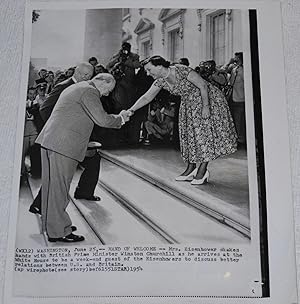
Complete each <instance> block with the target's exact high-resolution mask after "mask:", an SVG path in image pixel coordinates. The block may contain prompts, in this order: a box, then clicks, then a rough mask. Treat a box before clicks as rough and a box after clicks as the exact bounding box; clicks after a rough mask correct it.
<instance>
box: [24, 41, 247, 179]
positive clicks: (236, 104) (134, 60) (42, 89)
mask: <svg viewBox="0 0 300 304" xmlns="http://www.w3.org/2000/svg"><path fill="white" fill-rule="evenodd" d="M89 63H90V64H91V65H92V66H93V67H94V74H93V76H95V75H97V74H99V73H111V74H112V75H113V76H114V77H115V79H116V86H115V89H114V91H113V92H112V93H111V94H110V95H109V96H107V97H106V96H103V97H102V98H101V101H102V104H103V107H104V109H105V110H106V111H107V112H108V113H110V114H118V113H119V112H120V111H121V110H123V109H128V108H129V107H130V106H132V105H133V104H134V102H135V101H136V100H137V99H138V98H139V97H140V96H142V95H143V94H144V93H145V92H146V91H147V90H148V89H149V87H150V86H151V85H152V83H153V81H154V79H153V78H152V77H150V76H148V75H147V73H146V72H145V70H144V69H143V65H141V62H140V61H139V57H138V55H137V54H135V53H132V52H131V46H130V44H129V43H126V42H125V43H123V44H122V47H121V49H120V50H119V52H118V53H117V54H115V55H114V56H112V58H111V60H110V61H109V63H108V64H107V65H106V66H104V65H103V64H101V63H99V62H98V60H97V58H96V57H91V58H90V59H89ZM178 63H179V64H183V65H186V66H189V60H188V58H181V59H180V61H179V62H178ZM174 64H175V63H174ZM75 68H76V67H69V68H68V69H66V70H65V71H61V70H58V71H56V72H53V71H47V70H46V69H41V70H40V71H39V73H38V76H39V78H37V79H36V80H35V84H34V86H31V87H29V88H28V92H27V102H26V119H25V131H24V145H23V162H22V174H24V173H25V172H26V166H25V156H26V155H29V156H30V162H31V169H30V170H31V174H32V175H37V176H38V175H39V174H40V171H41V168H40V151H39V147H38V145H37V144H35V143H34V142H35V139H36V138H37V136H38V134H39V132H40V131H41V128H42V126H43V124H42V123H41V119H40V114H39V108H40V107H41V105H42V104H43V102H44V101H45V99H46V98H47V96H48V95H49V94H50V93H51V91H52V90H53V88H54V87H55V86H56V85H57V84H58V83H61V82H63V81H65V80H67V79H69V78H70V77H72V76H73V74H74V71H75ZM194 70H195V71H196V72H197V73H198V74H199V75H200V76H201V77H202V78H204V79H205V80H206V81H208V82H210V83H212V84H213V85H214V86H216V87H218V88H219V89H220V90H221V91H222V92H223V93H224V95H225V96H226V98H227V100H228V104H229V106H230V109H231V112H232V116H233V119H234V123H235V126H236V130H237V134H238V142H239V144H240V146H245V145H246V135H245V96H244V78H243V77H244V76H243V54H242V53H236V54H235V57H234V58H233V59H231V60H230V61H229V62H228V63H227V64H225V65H223V66H217V65H216V63H215V61H214V60H207V61H201V62H200V64H199V65H198V66H196V67H195V68H194ZM179 107H180V97H178V96H174V95H172V94H170V93H169V92H168V91H166V90H164V89H162V90H161V92H160V93H159V94H158V95H157V96H156V98H155V99H154V101H153V102H152V103H151V104H150V105H149V106H148V107H144V108H142V109H140V110H138V111H137V113H136V114H135V115H134V116H133V117H132V119H131V120H130V122H129V123H127V124H126V125H124V126H123V127H122V128H121V129H120V130H115V129H104V128H101V127H98V126H95V128H94V130H93V133H92V136H91V140H95V141H99V142H101V143H102V145H103V146H104V147H120V146H122V145H126V146H128V145H138V144H143V145H152V144H158V143H161V144H172V145H173V146H175V147H178V146H179V136H178V123H177V122H178V113H179Z"/></svg>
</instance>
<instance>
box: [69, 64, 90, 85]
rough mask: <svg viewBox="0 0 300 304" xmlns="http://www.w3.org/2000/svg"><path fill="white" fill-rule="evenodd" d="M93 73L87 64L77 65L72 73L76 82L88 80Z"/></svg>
mask: <svg viewBox="0 0 300 304" xmlns="http://www.w3.org/2000/svg"><path fill="white" fill-rule="evenodd" d="M93 73H94V67H93V66H92V65H91V64H89V63H88V62H82V63H80V64H78V65H77V67H76V68H75V72H74V75H73V76H74V78H75V79H76V81H78V82H80V81H84V80H90V79H91V78H92V76H93Z"/></svg>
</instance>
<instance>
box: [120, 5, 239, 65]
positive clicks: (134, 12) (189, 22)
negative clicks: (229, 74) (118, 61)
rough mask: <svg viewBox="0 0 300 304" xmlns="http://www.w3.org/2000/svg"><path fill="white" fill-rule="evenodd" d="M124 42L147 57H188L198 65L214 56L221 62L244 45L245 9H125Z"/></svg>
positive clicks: (193, 63)
mask: <svg viewBox="0 0 300 304" xmlns="http://www.w3.org/2000/svg"><path fill="white" fill-rule="evenodd" d="M122 15H123V18H122V21H123V28H122V41H123V42H124V41H128V42H129V43H131V45H132V50H133V51H134V52H137V53H138V54H139V55H140V58H141V59H145V58H147V57H149V56H152V55H162V56H163V57H165V58H166V59H168V60H170V61H171V62H177V61H178V60H179V58H181V57H186V58H188V59H189V61H190V65H191V66H192V67H195V66H197V65H198V64H199V62H200V61H202V60H208V59H214V60H215V61H216V63H217V64H218V65H222V64H224V63H226V62H228V60H229V59H230V58H231V57H233V54H234V53H235V52H238V51H243V46H242V11H241V10H231V9H153V8H144V9H143V8H140V9H137V8H124V9H123V11H122Z"/></svg>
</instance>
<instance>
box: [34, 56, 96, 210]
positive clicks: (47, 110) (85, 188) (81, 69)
mask: <svg viewBox="0 0 300 304" xmlns="http://www.w3.org/2000/svg"><path fill="white" fill-rule="evenodd" d="M93 71H94V67H93V66H92V65H91V64H89V63H88V62H82V63H80V64H79V65H78V66H77V67H76V69H75V72H74V74H73V76H72V77H70V78H68V79H67V80H65V81H63V82H60V83H58V84H57V85H56V86H55V87H54V88H53V89H52V91H51V93H50V94H49V95H48V97H47V98H46V100H45V101H44V102H43V104H42V105H41V106H40V109H39V113H40V117H41V119H42V121H43V125H44V124H45V123H46V122H47V120H48V119H49V117H50V115H51V113H52V111H53V108H54V106H55V105H56V102H57V100H58V98H59V96H60V94H61V93H62V92H63V91H64V90H65V89H66V88H67V87H69V86H71V85H72V84H75V83H77V82H81V81H85V80H90V79H91V77H92V75H93ZM82 164H83V166H84V171H83V173H82V174H81V176H80V179H79V182H78V186H77V188H76V191H75V198H78V199H79V198H81V199H87V200H94V201H99V200H100V197H98V196H95V195H94V190H95V187H96V185H97V181H98V176H99V171H100V155H99V154H98V153H95V154H94V155H93V156H92V157H86V158H85V159H84V161H83V163H82ZM29 211H30V212H31V213H38V214H41V189H40V191H39V192H38V195H37V196H36V198H35V199H34V201H33V203H32V204H31V206H30V208H29Z"/></svg>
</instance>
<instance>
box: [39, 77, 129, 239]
mask: <svg viewBox="0 0 300 304" xmlns="http://www.w3.org/2000/svg"><path fill="white" fill-rule="evenodd" d="M114 86H115V80H114V78H113V76H112V75H110V74H105V73H103V74H99V75H97V76H96V77H94V78H93V79H92V80H91V81H82V82H80V83H76V84H74V85H72V86H70V87H68V88H67V89H65V90H64V92H63V93H62V94H61V95H60V97H59V99H58V101H57V103H56V105H55V107H54V109H53V112H52V114H51V116H50V118H49V119H48V121H47V123H46V124H45V126H44V128H43V130H42V132H41V133H40V135H39V136H38V138H37V140H36V142H37V143H39V144H40V145H41V147H42V153H41V155H42V228H43V231H45V232H46V234H47V236H48V240H49V241H50V242H58V241H59V242H68V243H70V242H80V241H83V240H84V237H83V236H80V235H76V234H73V233H72V231H74V229H73V228H72V222H71V219H70V217H69V215H68V213H67V212H66V208H67V206H68V203H69V189H70V184H71V181H72V178H73V175H74V173H75V171H76V168H77V165H78V163H79V162H81V161H83V159H84V157H85V154H86V151H87V146H88V142H89V138H90V135H91V133H92V130H93V127H94V124H97V125H99V126H102V127H106V128H121V126H122V125H123V124H125V122H126V121H128V120H129V114H128V112H127V111H122V112H120V114H118V115H114V114H107V113H106V112H105V111H104V109H103V106H102V103H101V99H100V98H101V96H107V95H108V94H109V93H110V92H111V91H112V90H113V88H114Z"/></svg>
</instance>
